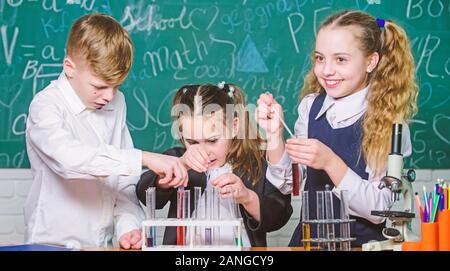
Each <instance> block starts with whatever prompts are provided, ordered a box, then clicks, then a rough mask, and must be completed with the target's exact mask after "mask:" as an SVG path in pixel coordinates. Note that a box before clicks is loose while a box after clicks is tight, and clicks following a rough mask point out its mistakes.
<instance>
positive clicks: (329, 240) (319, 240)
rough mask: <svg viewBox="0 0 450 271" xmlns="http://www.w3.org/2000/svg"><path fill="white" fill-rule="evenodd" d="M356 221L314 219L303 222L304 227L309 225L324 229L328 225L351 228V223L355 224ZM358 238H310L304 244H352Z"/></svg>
mask: <svg viewBox="0 0 450 271" xmlns="http://www.w3.org/2000/svg"><path fill="white" fill-rule="evenodd" d="M355 221H356V220H355V219H313V220H305V221H302V225H309V226H310V227H312V226H313V225H324V227H326V226H328V225H337V224H339V225H341V227H342V226H343V225H347V226H348V227H350V223H353V222H355ZM355 240H356V238H354V237H335V238H327V237H323V238H309V239H302V242H303V243H313V244H330V243H335V244H340V243H344V242H351V241H355Z"/></svg>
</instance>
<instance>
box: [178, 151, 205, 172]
mask: <svg viewBox="0 0 450 271" xmlns="http://www.w3.org/2000/svg"><path fill="white" fill-rule="evenodd" d="M180 159H181V161H183V164H184V166H185V167H186V169H193V170H195V171H197V172H200V173H201V172H205V171H206V170H207V169H208V164H209V163H210V162H211V161H210V159H209V155H208V152H207V151H206V149H205V147H204V146H202V145H200V144H195V145H190V146H188V147H187V149H186V152H185V153H184V154H183V156H181V158H180Z"/></svg>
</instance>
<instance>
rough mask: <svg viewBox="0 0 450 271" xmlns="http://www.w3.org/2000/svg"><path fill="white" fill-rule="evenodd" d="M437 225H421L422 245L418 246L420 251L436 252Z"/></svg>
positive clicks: (437, 245)
mask: <svg viewBox="0 0 450 271" xmlns="http://www.w3.org/2000/svg"><path fill="white" fill-rule="evenodd" d="M438 225H439V223H422V225H421V227H422V228H421V236H422V244H421V246H420V249H421V250H422V251H437V250H438V249H439V236H438V234H439V232H438V227H439V226H438Z"/></svg>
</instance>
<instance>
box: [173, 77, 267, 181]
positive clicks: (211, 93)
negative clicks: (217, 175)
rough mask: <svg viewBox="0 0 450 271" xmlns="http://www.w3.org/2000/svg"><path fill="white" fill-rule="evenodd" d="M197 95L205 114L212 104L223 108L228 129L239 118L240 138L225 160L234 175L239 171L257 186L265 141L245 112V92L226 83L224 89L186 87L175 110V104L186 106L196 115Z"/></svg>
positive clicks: (261, 172)
mask: <svg viewBox="0 0 450 271" xmlns="http://www.w3.org/2000/svg"><path fill="white" fill-rule="evenodd" d="M233 89H234V91H233ZM196 96H200V97H201V98H202V100H201V101H202V105H201V107H202V108H201V109H202V112H203V113H205V112H204V111H205V109H206V108H207V107H208V106H209V105H218V106H219V107H220V109H221V110H222V111H223V113H224V118H223V121H224V124H225V125H226V127H228V128H230V127H232V123H233V119H234V117H238V118H239V130H238V136H235V137H234V138H233V139H232V142H231V148H230V151H229V153H228V155H227V158H226V160H227V162H229V163H230V164H231V166H232V168H233V172H236V173H237V175H238V176H239V177H240V178H241V179H242V180H243V181H245V180H250V181H251V183H252V185H255V184H256V183H257V182H258V181H259V180H260V179H261V178H262V177H263V174H264V173H263V162H262V155H264V153H263V152H262V151H261V150H260V147H261V144H262V139H261V136H260V135H259V131H258V129H256V123H254V120H253V118H250V117H249V112H248V111H247V110H246V109H245V107H246V102H245V97H244V94H243V92H242V90H241V89H240V88H238V87H237V86H235V85H233V84H225V85H224V86H223V88H220V87H218V86H216V85H210V84H207V85H188V86H183V87H181V88H180V89H179V90H178V91H177V93H176V94H175V97H174V100H173V105H172V108H173V107H174V106H176V105H185V106H187V107H188V108H189V112H190V113H191V116H193V115H194V110H195V108H194V107H195V97H196ZM231 108H233V110H234V112H233V113H232V114H230V113H231V112H227V110H230V109H231ZM182 113H183V112H181V113H180V114H175V115H174V116H173V119H174V121H178V120H179V118H180V117H181V115H182ZM181 128H182V127H179V130H178V132H181ZM182 141H183V140H182ZM182 143H183V144H184V142H182Z"/></svg>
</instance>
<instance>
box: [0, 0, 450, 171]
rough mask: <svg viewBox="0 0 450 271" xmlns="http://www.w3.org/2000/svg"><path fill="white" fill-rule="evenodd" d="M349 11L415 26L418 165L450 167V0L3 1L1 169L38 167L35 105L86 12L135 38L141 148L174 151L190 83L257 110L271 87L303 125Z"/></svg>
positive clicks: (134, 101) (134, 99)
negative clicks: (321, 58)
mask: <svg viewBox="0 0 450 271" xmlns="http://www.w3.org/2000/svg"><path fill="white" fill-rule="evenodd" d="M344 9H360V10H364V11H367V12H369V13H370V14H372V15H373V16H376V17H380V18H385V19H392V20H395V21H397V22H398V23H399V24H401V25H402V26H403V27H404V28H405V29H406V31H407V33H408V35H409V37H410V40H411V44H412V48H413V54H414V57H415V60H416V64H417V77H418V80H419V85H420V88H421V91H420V95H419V113H418V115H416V116H415V118H414V120H413V123H412V125H411V129H412V133H411V138H412V142H413V146H414V155H413V156H412V158H410V159H408V160H407V162H406V166H408V167H409V166H410V167H415V168H449V167H450V128H449V127H450V95H449V94H450V84H449V83H450V55H449V51H450V50H449V49H450V35H449V34H450V27H449V26H450V1H448V0H399V1H392V0H389V1H387V0H359V1H358V0H352V1H350V0H341V1H331V0H328V1H319V0H296V1H295V0H273V1H259V0H241V1H237V0H229V1H225V0H224V1H202V0H184V1H182V0H179V1H175V0H167V1H155V0H153V1H150V0H148V1H142V0H135V1H130V0H127V1H99V0H97V1H95V0H67V1H62V0H58V1H56V0H0V29H1V32H0V34H1V35H0V38H1V42H0V82H1V83H0V122H1V125H0V167H2V168H24V167H29V161H28V159H27V156H26V148H25V124H26V117H27V113H28V106H29V103H30V101H31V99H32V98H33V96H34V95H35V94H36V93H37V92H39V91H40V90H42V89H43V88H44V87H45V86H46V85H47V84H48V83H49V82H50V81H51V80H54V79H56V78H57V76H58V74H59V73H60V71H61V63H62V60H63V57H64V54H65V42H66V39H67V35H68V32H69V29H70V27H71V24H72V23H73V22H74V21H75V20H76V19H77V18H78V17H79V16H81V15H84V14H88V13H93V12H102V13H106V14H110V15H112V16H113V17H114V18H116V19H117V20H118V21H120V22H121V24H122V25H123V26H124V27H125V28H126V29H127V30H128V31H129V32H130V33H131V37H132V40H133V42H134V46H135V57H134V63H133V68H132V71H131V72H130V75H129V77H128V79H127V80H126V82H125V83H124V84H123V86H122V88H121V90H122V91H123V92H124V94H125V96H126V100H127V105H128V126H129V129H130V131H131V134H132V137H133V139H134V142H135V145H136V146H137V147H138V148H142V149H145V150H152V151H163V150H165V149H166V148H168V147H170V146H172V145H174V144H175V143H176V142H175V141H174V139H173V138H172V137H171V134H170V127H171V118H170V103H171V100H172V97H173V94H174V91H175V90H176V89H177V88H178V87H179V86H181V85H183V84H187V83H208V82H209V83H218V82H219V81H222V80H224V81H226V82H234V83H236V84H238V85H240V86H241V87H242V88H243V89H244V90H245V91H246V93H247V94H248V100H249V102H252V103H254V102H255V101H256V98H257V97H258V96H259V94H260V93H262V92H265V91H270V92H272V93H274V94H275V96H276V97H277V99H278V100H279V101H280V102H281V103H282V104H283V106H284V108H285V109H286V112H285V114H286V119H287V123H288V124H289V125H290V126H291V127H292V126H293V124H294V122H295V120H296V118H297V112H296V108H297V105H298V102H299V101H298V93H299V89H300V88H301V86H302V83H303V77H304V75H305V73H306V72H307V71H308V69H309V66H310V62H309V55H310V52H311V50H312V48H313V45H314V37H315V33H316V30H317V27H318V25H319V24H320V22H321V21H322V20H323V19H324V18H325V17H327V16H328V15H330V14H331V13H333V12H336V11H341V10H344Z"/></svg>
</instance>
